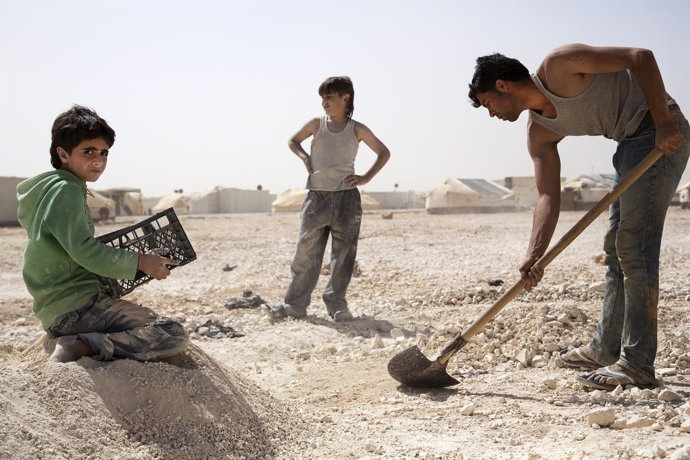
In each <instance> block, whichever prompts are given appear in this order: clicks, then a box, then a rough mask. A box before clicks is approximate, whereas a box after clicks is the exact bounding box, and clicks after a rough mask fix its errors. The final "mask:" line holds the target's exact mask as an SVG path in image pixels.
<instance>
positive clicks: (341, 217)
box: [268, 77, 390, 321]
mask: <svg viewBox="0 0 690 460" xmlns="http://www.w3.org/2000/svg"><path fill="white" fill-rule="evenodd" d="M319 96H321V99H322V102H321V105H322V107H323V110H324V111H325V112H326V116H324V117H321V118H314V119H312V120H310V121H309V122H307V124H306V125H304V127H302V129H300V130H299V131H298V132H297V134H295V135H294V136H293V137H292V139H290V142H289V143H288V146H289V147H290V150H292V152H293V153H294V154H295V155H297V156H298V157H299V159H300V160H302V161H303V162H304V166H305V167H306V169H307V172H308V173H309V178H308V179H307V189H309V194H308V195H307V197H306V198H305V200H304V203H303V204H302V210H301V212H300V217H301V223H300V230H299V240H298V242H297V249H296V251H295V257H294V259H293V261H292V266H291V269H292V281H291V282H290V286H289V287H288V290H287V294H285V304H278V305H273V306H271V307H270V308H269V310H268V313H269V316H270V317H271V318H272V319H282V318H285V317H287V316H291V317H293V318H304V317H305V316H307V307H308V306H309V303H310V302H311V293H312V291H313V290H314V288H315V287H316V283H317V281H318V279H319V274H320V272H321V262H322V261H323V255H324V252H325V250H326V243H327V242H328V235H329V234H330V235H331V266H330V268H331V277H330V279H329V280H328V284H327V285H326V290H325V292H324V293H323V301H324V303H325V304H326V308H327V309H328V314H329V315H330V316H331V318H333V321H350V320H352V313H350V310H349V308H348V306H347V300H346V299H345V293H346V291H347V287H348V285H349V284H350V279H351V278H352V271H353V269H354V266H355V257H356V255H357V242H358V240H359V229H360V225H361V223H362V205H361V202H360V195H359V190H358V189H357V187H358V186H360V185H365V184H367V183H368V182H369V181H370V180H371V179H373V178H374V176H375V175H376V174H377V173H378V172H379V171H380V170H381V168H383V166H384V165H385V164H386V162H387V161H388V159H389V158H390V152H389V151H388V148H387V147H386V146H385V145H384V144H383V142H381V141H380V140H379V139H378V138H377V137H376V136H375V135H374V133H372V132H371V130H370V129H369V128H367V127H366V126H364V125H363V124H362V123H360V122H358V121H355V120H353V119H352V112H353V111H354V108H355V105H354V99H355V90H354V87H353V85H352V81H351V80H350V78H349V77H331V78H328V79H326V81H324V82H323V83H321V86H319ZM310 136H313V138H312V141H311V155H309V154H308V153H307V152H306V151H305V150H304V148H302V145H301V144H302V142H303V141H304V140H305V139H307V138H308V137H310ZM360 141H364V143H365V144H366V145H367V146H368V147H369V148H370V149H371V150H373V151H374V153H375V154H376V156H377V157H376V161H375V162H374V164H373V165H372V166H371V168H369V170H368V171H367V172H366V173H365V174H364V175H363V176H359V175H357V174H355V157H356V156H357V149H358V147H359V143H360Z"/></svg>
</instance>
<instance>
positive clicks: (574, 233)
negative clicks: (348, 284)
mask: <svg viewBox="0 0 690 460" xmlns="http://www.w3.org/2000/svg"><path fill="white" fill-rule="evenodd" d="M662 155H663V152H661V151H659V150H658V149H654V150H652V151H651V152H650V153H648V154H647V156H646V157H645V158H644V159H643V160H642V161H641V162H640V163H639V164H638V165H637V166H635V168H633V169H632V170H631V171H630V172H629V173H628V174H627V175H626V176H625V177H623V178H622V179H621V181H620V183H619V184H618V185H616V186H615V187H614V188H613V189H612V190H611V191H610V192H608V193H607V194H606V195H604V197H603V198H602V199H601V200H599V202H598V203H597V204H596V205H595V206H594V207H593V208H592V209H590V210H589V211H588V212H587V213H586V214H585V215H584V216H582V218H581V219H580V220H579V221H578V222H577V223H576V224H575V226H573V228H571V229H570V230H569V231H568V232H567V233H566V234H565V235H563V237H562V238H561V239H560V240H559V241H558V243H556V245H554V246H553V247H552V248H551V249H549V250H548V251H547V252H546V253H545V254H544V255H543V256H542V257H541V258H540V259H539V260H538V261H536V262H535V265H539V266H540V267H542V268H546V266H547V265H549V263H551V262H552V261H553V260H554V259H555V258H556V256H558V254H560V253H561V252H563V250H564V249H565V248H566V247H568V245H569V244H570V243H572V242H573V241H574V240H575V238H577V237H578V235H580V233H582V232H583V231H584V230H585V229H586V228H587V227H588V226H589V224H591V223H592V222H594V220H595V219H596V218H597V217H599V215H600V214H601V213H602V212H604V210H605V209H607V208H608V207H609V205H610V204H611V203H613V202H614V201H615V200H616V199H618V197H619V196H621V195H622V194H623V192H625V191H626V190H627V189H628V187H630V186H631V185H632V184H633V183H634V182H635V181H636V180H637V179H639V177H640V176H642V174H644V173H645V172H646V171H647V170H648V169H649V168H650V167H651V166H652V165H653V164H654V163H655V162H656V161H657V160H658V159H659V158H660V157H661V156H662ZM524 287H525V284H524V282H523V281H522V280H521V279H520V280H518V281H517V283H515V284H514V285H513V287H511V288H510V289H509V290H507V291H506V292H505V293H504V294H503V295H502V296H501V297H500V298H499V299H498V300H497V301H496V303H494V304H493V305H492V306H491V308H489V309H488V310H487V311H486V312H484V314H483V315H482V316H480V317H479V318H478V319H477V320H475V321H474V323H472V324H471V325H470V327H469V328H467V330H465V331H464V332H461V333H460V334H458V335H456V336H455V337H454V338H453V340H452V341H451V342H450V343H449V344H448V345H446V347H445V348H444V349H443V350H441V352H440V353H439V354H438V355H437V357H436V358H435V359H434V360H433V361H431V360H429V359H427V357H426V356H424V353H422V352H421V350H420V349H419V347H417V346H416V345H415V346H413V347H410V348H408V349H406V350H404V351H401V352H400V353H398V354H397V355H395V356H393V358H391V360H390V361H389V362H388V373H389V374H390V375H391V377H393V378H394V379H395V380H397V381H398V382H400V383H402V384H403V385H407V386H409V387H418V388H441V387H448V386H451V385H456V384H458V383H460V382H458V381H457V380H456V379H455V378H453V377H451V376H450V375H448V373H447V372H446V366H447V365H448V361H450V359H451V358H452V357H453V355H455V353H457V352H458V350H460V349H461V348H462V347H464V346H465V345H466V344H467V342H468V341H469V340H470V339H471V338H472V337H474V336H475V335H476V334H477V333H478V332H479V331H480V330H481V329H483V328H484V326H486V324H487V323H488V322H489V321H491V320H492V319H494V317H495V316H496V315H497V314H498V313H499V312H500V311H501V310H502V309H503V307H505V306H506V304H507V303H508V302H510V301H511V300H513V299H514V298H515V297H517V295H518V294H519V293H520V292H522V290H523V289H524Z"/></svg>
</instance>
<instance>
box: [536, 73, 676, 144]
mask: <svg viewBox="0 0 690 460" xmlns="http://www.w3.org/2000/svg"><path fill="white" fill-rule="evenodd" d="M532 81H533V82H534V84H535V85H536V86H537V89H538V90H539V91H540V92H541V93H543V94H544V95H545V96H546V97H547V98H548V99H549V100H550V101H551V103H552V104H553V105H554V107H556V115H557V116H556V118H547V117H543V116H541V115H539V114H538V113H537V112H535V111H533V110H530V112H529V116H530V117H531V118H532V120H534V121H536V122H537V123H539V124H540V125H542V126H544V127H545V128H547V129H549V130H551V131H553V132H554V133H556V134H560V135H561V136H604V137H608V138H609V139H613V140H615V141H617V142H620V141H622V140H623V139H624V138H626V137H628V136H630V135H631V134H633V133H634V132H635V130H636V129H637V127H638V126H639V124H640V121H641V120H642V119H643V118H644V116H645V114H646V113H647V111H648V110H649V109H648V106H647V100H646V99H645V96H644V93H643V92H642V89H641V88H640V85H639V84H638V83H637V81H636V80H635V78H634V77H633V76H632V74H631V73H630V72H629V71H627V70H621V71H619V72H611V73H600V74H597V75H595V76H594V78H593V79H592V82H591V83H590V85H589V86H588V87H587V88H586V89H585V90H584V91H583V92H582V93H580V94H578V95H577V96H574V97H559V96H556V95H555V94H553V93H551V92H549V91H548V90H547V89H546V88H544V85H543V84H542V82H541V80H540V79H539V77H538V76H537V75H536V74H534V75H532ZM666 99H667V103H668V104H669V105H671V104H673V103H674V102H675V101H674V100H673V99H672V98H671V97H670V96H669V95H668V94H667V95H666Z"/></svg>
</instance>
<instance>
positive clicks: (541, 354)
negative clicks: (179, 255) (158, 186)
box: [0, 209, 690, 460]
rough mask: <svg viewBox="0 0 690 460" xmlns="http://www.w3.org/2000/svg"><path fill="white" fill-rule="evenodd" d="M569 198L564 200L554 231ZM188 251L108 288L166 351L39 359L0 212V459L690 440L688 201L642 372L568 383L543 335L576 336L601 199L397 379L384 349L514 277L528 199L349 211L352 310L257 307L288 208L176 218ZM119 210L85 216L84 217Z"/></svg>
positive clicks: (661, 452)
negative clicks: (407, 383) (170, 351)
mask: <svg viewBox="0 0 690 460" xmlns="http://www.w3.org/2000/svg"><path fill="white" fill-rule="evenodd" d="M581 215H582V213H576V212H573V213H564V214H563V216H562V218H561V222H560V224H559V227H558V229H557V236H560V235H561V234H563V233H564V232H565V231H567V230H568V229H569V228H570V227H571V226H572V225H574V223H575V222H576V221H577V219H579V218H580V217H581ZM182 222H183V225H184V228H185V230H186V232H187V234H188V236H189V238H190V240H191V241H192V243H193V245H194V248H195V249H196V252H197V254H198V260H196V261H195V262H193V263H191V264H189V265H186V266H184V267H180V268H179V269H176V270H174V271H173V273H172V275H171V276H170V278H168V279H167V280H165V281H153V282H151V283H149V284H148V285H146V286H143V287H141V288H138V289H137V290H136V291H134V292H133V293H132V294H130V295H129V296H128V297H127V298H128V299H130V300H134V301H137V302H140V303H142V304H145V305H147V306H150V307H152V308H153V309H155V310H157V311H160V312H162V313H165V314H167V315H170V316H173V317H175V318H177V319H179V320H180V321H182V322H183V323H184V324H185V326H186V327H187V329H188V330H189V332H190V334H191V336H192V344H193V345H192V347H191V348H190V352H189V353H188V354H187V355H185V356H182V357H180V358H179V359H177V360H174V361H173V362H171V363H138V362H133V361H128V360H123V361H115V362H110V363H100V362H97V361H94V360H91V359H89V358H83V359H81V360H79V361H78V362H75V363H69V364H54V363H48V362H46V352H47V351H48V352H49V351H50V342H48V343H46V344H38V345H36V346H34V347H31V348H29V346H30V345H31V344H32V343H34V342H35V341H36V339H37V338H39V337H40V334H41V331H40V328H39V326H38V323H37V321H36V319H35V318H34V317H33V316H32V315H31V299H30V297H29V295H28V294H27V292H26V290H25V288H24V285H23V282H22V279H21V257H22V249H23V246H24V234H23V231H22V230H21V229H20V228H0V241H2V243H3V244H2V246H3V256H2V259H1V260H0V363H2V366H1V367H0V386H2V388H3V390H2V393H1V394H0V410H1V411H2V413H3V414H4V417H3V418H2V419H0V458H46V459H48V458H50V459H54V458H59V459H100V458H119V459H168V458H171V459H177V458H179V459H183V458H184V459H211V458H215V459H220V458H265V459H269V458H273V459H293V458H295V459H297V458H299V459H303V458H314V459H321V458H324V459H350V458H351V459H365V458H370V459H377V458H382V459H384V458H385V459H413V458H427V459H431V458H435V459H483V458H487V459H489V458H491V459H493V458H505V459H599V458H601V459H613V458H615V459H618V458H620V459H645V458H673V459H676V460H678V459H687V458H690V402H689V401H690V327H689V326H690V284H689V283H688V279H690V278H689V277H690V264H689V263H688V261H689V260H690V257H689V256H688V255H689V253H690V233H689V232H688V231H687V229H688V228H690V213H689V212H687V211H682V210H680V209H671V210H670V212H669V218H668V220H667V228H666V235H665V239H664V246H663V249H662V272H661V293H660V297H661V300H660V313H659V352H658V355H657V361H656V365H657V371H658V373H659V374H660V378H661V379H662V381H663V383H664V384H663V386H662V387H661V388H659V389H655V390H639V389H632V388H630V389H623V388H621V389H618V390H617V391H614V392H612V393H606V392H601V391H585V389H583V388H582V386H581V385H580V384H579V383H577V382H576V380H575V379H574V376H575V375H576V374H577V372H576V371H573V370H566V369H562V368H559V367H558V366H557V363H556V360H555V356H556V355H557V353H558V352H559V351H560V350H564V349H568V348H570V347H573V346H577V345H580V344H582V343H586V342H587V340H588V339H589V338H590V337H591V334H592V330H593V328H594V327H595V324H596V321H597V318H598V311H599V305H600V303H601V297H602V288H603V285H602V281H603V275H604V267H603V265H602V264H601V260H602V253H601V249H600V248H601V240H602V236H603V233H604V230H605V228H606V219H605V218H604V217H602V218H600V219H598V220H597V221H596V222H594V223H593V224H592V225H591V227H590V228H589V229H587V230H586V231H585V232H584V233H583V234H582V235H581V236H580V237H579V238H578V239H577V240H576V241H575V242H573V243H572V244H571V246H570V247H569V248H568V249H566V251H565V252H563V253H562V254H561V255H560V256H559V257H558V258H557V259H556V260H555V261H554V262H553V263H552V264H551V265H550V266H549V268H548V269H547V273H546V276H545V278H544V280H543V282H542V284H541V285H540V286H539V287H537V288H536V289H534V290H533V291H532V292H530V293H527V292H523V293H522V294H520V295H519V296H518V297H517V298H516V299H515V300H513V301H512V302H510V303H509V304H508V305H507V306H506V307H505V308H504V309H503V311H502V312H501V313H500V315H499V316H497V317H496V318H495V319H494V320H493V321H492V322H490V323H489V324H488V325H487V326H486V327H485V328H484V330H483V331H482V332H481V333H480V334H478V335H477V336H476V337H474V338H473V339H472V340H471V341H470V343H469V344H468V345H467V346H466V347H465V348H463V349H462V350H460V351H459V352H458V353H457V355H455V357H454V358H453V359H452V360H451V361H450V363H449V366H448V371H449V373H451V374H452V375H453V376H455V377H456V378H458V379H459V380H460V383H459V384H458V385H456V386H453V387H450V388H446V389H436V390H418V389H410V388H406V387H403V386H400V385H399V384H398V383H397V382H396V381H394V380H393V379H392V378H391V377H390V376H389V375H388V373H387V370H386V366H387V363H388V361H389V360H390V359H391V358H392V357H393V356H395V355H396V354H397V353H398V352H400V351H402V350H404V349H406V348H408V347H410V346H412V345H419V346H420V347H421V348H422V350H423V351H424V352H425V353H426V355H427V356H429V357H433V355H434V353H436V352H438V351H439V350H440V349H442V348H443V347H444V346H445V345H446V344H447V343H448V342H449V341H450V340H451V339H452V338H453V337H454V336H455V335H456V334H458V333H460V332H461V331H462V330H463V328H465V327H467V326H468V325H469V324H471V323H472V322H473V321H474V320H475V319H476V318H478V317H479V316H480V315H481V314H482V313H483V312H484V311H486V310H487V309H488V308H489V307H490V306H491V305H492V304H493V302H495V300H496V299H497V298H498V297H499V296H500V294H501V293H502V292H504V290H505V289H507V288H509V287H510V286H512V285H513V284H514V283H515V282H516V281H517V276H516V274H517V270H516V267H517V264H518V263H519V261H520V259H521V257H522V255H523V253H524V250H525V247H526V242H527V237H528V235H529V229H530V226H531V214H530V213H510V214H493V215H476V214H473V215H451V216H430V215H426V214H424V213H414V212H405V213H394V214H393V218H392V219H382V216H381V214H379V213H370V214H366V215H365V216H364V219H363V222H362V232H361V240H360V243H359V256H358V266H359V270H358V272H357V276H356V277H355V278H353V281H352V283H351V285H350V292H349V300H350V303H351V309H352V310H353V312H354V313H355V316H356V318H355V320H354V321H352V322H351V323H333V322H332V321H330V319H328V317H327V315H326V313H325V306H324V305H323V303H322V302H321V300H320V296H319V293H320V292H321V291H322V290H323V288H324V286H325V283H326V280H327V277H326V276H322V277H321V279H320V281H319V284H318V286H317V289H316V292H315V293H316V296H315V298H314V303H313V304H312V306H311V307H310V310H309V316H308V317H307V319H306V320H300V321H296V320H291V319H290V320H287V321H283V322H279V323H271V322H270V321H269V320H268V318H267V317H266V315H265V313H264V310H263V308H262V307H261V303H262V302H268V303H276V302H279V301H281V300H282V296H283V294H284V291H285V288H286V286H287V284H288V282H289V279H290V269H289V265H290V262H291V260H292V256H293V253H294V249H295V245H294V241H295V239H296V237H297V229H298V225H299V217H298V216H297V215H296V214H283V215H278V214H277V215H226V216H187V217H183V218H182ZM131 223H133V221H131V222H124V221H120V222H117V223H114V224H109V225H101V226H98V227H97V234H102V233H106V232H109V231H112V230H115V229H117V228H119V227H122V226H124V225H129V224H131Z"/></svg>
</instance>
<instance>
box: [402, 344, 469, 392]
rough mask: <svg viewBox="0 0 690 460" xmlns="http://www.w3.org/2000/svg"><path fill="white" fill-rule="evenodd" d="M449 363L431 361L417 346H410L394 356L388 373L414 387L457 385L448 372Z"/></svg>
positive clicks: (404, 383)
mask: <svg viewBox="0 0 690 460" xmlns="http://www.w3.org/2000/svg"><path fill="white" fill-rule="evenodd" d="M446 366H447V363H445V364H441V363H439V362H438V361H436V360H434V361H431V360H429V359H427V357H426V356H424V353H422V351H421V350H420V349H419V347H417V346H416V345H415V346H414V347H410V348H408V349H406V350H403V351H401V352H400V353H398V354H397V355H395V356H393V358H391V360H390V361H389V362H388V373H389V374H390V375H391V377H393V378H394V379H395V380H397V381H398V382H400V383H402V384H403V385H407V386H409V387H413V388H442V387H449V386H452V385H457V384H458V383H460V382H458V381H457V380H456V379H454V378H453V377H451V376H450V375H448V373H447V372H446Z"/></svg>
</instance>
